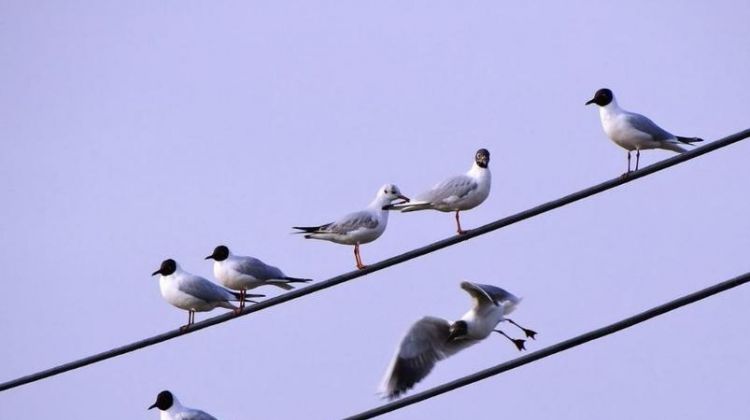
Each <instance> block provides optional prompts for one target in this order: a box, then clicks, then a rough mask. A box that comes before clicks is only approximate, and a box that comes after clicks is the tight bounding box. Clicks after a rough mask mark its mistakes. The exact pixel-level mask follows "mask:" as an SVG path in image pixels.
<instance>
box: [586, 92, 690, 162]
mask: <svg viewBox="0 0 750 420" xmlns="http://www.w3.org/2000/svg"><path fill="white" fill-rule="evenodd" d="M589 104H597V105H599V118H600V119H601V121H602V128H604V132H605V133H606V134H607V137H609V138H610V139H611V140H612V141H613V142H615V144H617V145H618V146H620V147H622V148H624V149H626V150H627V151H628V171H627V172H626V173H625V174H623V175H627V174H629V173H630V153H631V152H632V151H633V150H635V170H636V171H637V170H638V163H639V162H640V160H641V150H642V149H644V150H645V149H665V150H671V151H673V152H677V153H685V152H686V151H687V150H686V149H685V148H683V147H682V146H685V145H689V146H692V145H693V144H692V143H695V142H699V141H703V139H701V138H698V137H681V136H675V135H674V134H672V133H670V132H668V131H666V130H664V129H663V128H661V127H659V126H658V125H656V124H655V123H654V122H653V121H651V120H650V119H648V118H646V117H644V116H643V115H641V114H636V113H635V112H628V111H625V110H624V109H622V108H620V106H619V105H617V100H616V99H615V95H614V93H612V91H611V90H609V89H606V88H604V89H599V90H597V91H596V93H595V94H594V97H593V98H591V99H590V100H589V101H588V102H586V105H589Z"/></svg>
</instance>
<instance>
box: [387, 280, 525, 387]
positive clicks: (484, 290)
mask: <svg viewBox="0 0 750 420" xmlns="http://www.w3.org/2000/svg"><path fill="white" fill-rule="evenodd" d="M461 288H462V289H464V290H465V291H466V292H468V293H469V295H471V297H472V300H473V302H474V305H473V306H472V308H471V309H470V310H469V311H468V312H466V314H465V315H464V316H463V317H462V318H461V319H460V320H458V321H454V322H452V323H451V322H448V321H447V320H445V319H442V318H435V317H431V316H426V317H424V318H422V319H420V320H419V321H417V322H416V323H414V325H412V326H411V328H410V329H409V331H408V332H407V333H406V335H405V336H404V337H403V338H402V339H401V343H400V344H399V346H398V348H397V349H396V354H395V355H394V356H393V359H392V361H391V363H390V365H389V366H388V368H387V369H386V373H385V376H384V377H383V381H382V383H381V385H380V387H379V389H378V391H379V393H380V394H381V395H383V397H385V398H388V399H393V398H398V397H399V396H401V395H402V394H403V393H405V392H406V391H408V390H409V389H410V388H412V387H413V386H414V384H416V383H417V382H419V381H421V380H422V379H423V378H424V377H426V376H427V375H428V374H429V373H430V371H431V370H432V368H433V367H434V366H435V363H437V362H438V361H440V360H442V359H445V358H446V357H448V356H452V355H454V354H456V353H457V352H459V351H461V350H463V349H465V348H467V347H469V346H471V345H473V344H476V343H478V342H480V341H482V340H484V339H485V338H487V337H489V335H490V334H492V333H493V332H497V333H499V334H501V335H502V336H504V337H505V338H507V339H508V340H510V341H511V342H513V344H514V345H515V346H516V348H518V350H519V351H520V350H525V349H526V348H525V347H524V341H525V340H522V339H513V338H511V337H510V336H508V335H506V334H505V332H503V331H502V330H499V329H496V327H497V324H499V323H500V322H502V321H507V322H509V323H511V324H513V325H515V326H517V327H518V328H520V329H522V330H523V331H524V333H525V334H526V337H528V338H532V339H533V338H535V336H536V332H535V331H532V330H529V329H526V328H523V327H521V326H520V325H518V324H516V323H515V322H514V321H513V320H511V319H508V318H506V317H505V316H506V315H508V314H510V313H511V312H513V310H514V309H515V308H516V305H518V304H519V303H520V302H521V298H519V297H516V296H514V295H513V294H512V293H510V292H508V291H506V290H504V289H501V288H499V287H496V286H491V285H487V284H478V283H470V282H468V281H464V282H462V283H461Z"/></svg>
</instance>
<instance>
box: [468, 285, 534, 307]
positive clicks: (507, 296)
mask: <svg viewBox="0 0 750 420" xmlns="http://www.w3.org/2000/svg"><path fill="white" fill-rule="evenodd" d="M461 288H462V289H464V290H466V291H467V292H468V293H469V294H470V295H471V297H472V298H473V299H474V305H475V306H481V305H490V304H491V305H498V306H499V305H502V306H503V307H504V308H505V314H509V313H510V312H512V311H513V309H515V306H516V305H518V304H519V303H520V302H521V298H519V297H518V296H516V295H514V294H513V293H510V292H509V291H507V290H505V289H503V288H501V287H497V286H493V285H491V284H479V283H471V282H468V281H464V282H461Z"/></svg>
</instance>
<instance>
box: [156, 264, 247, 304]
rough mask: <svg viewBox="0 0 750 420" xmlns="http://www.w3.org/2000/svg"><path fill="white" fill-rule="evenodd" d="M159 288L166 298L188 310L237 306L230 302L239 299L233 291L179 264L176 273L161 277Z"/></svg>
mask: <svg viewBox="0 0 750 420" xmlns="http://www.w3.org/2000/svg"><path fill="white" fill-rule="evenodd" d="M159 289H160V290H161V295H162V297H163V298H164V300H166V301H167V302H169V303H171V304H172V305H174V306H176V307H178V308H180V309H184V310H186V311H195V312H207V311H210V310H213V309H214V308H216V307H217V306H220V307H222V308H227V309H236V308H237V307H236V306H235V305H233V304H231V303H229V302H230V301H233V300H237V298H236V297H235V296H234V295H233V294H232V293H231V292H229V291H228V290H226V289H224V288H222V287H219V286H217V285H216V284H214V283H211V282H210V281H208V280H206V279H204V278H203V277H200V276H196V275H194V274H190V273H188V272H187V271H184V270H182V268H180V267H179V266H178V267H177V270H176V271H175V272H174V273H172V274H170V275H167V276H164V275H162V276H161V277H160V278H159Z"/></svg>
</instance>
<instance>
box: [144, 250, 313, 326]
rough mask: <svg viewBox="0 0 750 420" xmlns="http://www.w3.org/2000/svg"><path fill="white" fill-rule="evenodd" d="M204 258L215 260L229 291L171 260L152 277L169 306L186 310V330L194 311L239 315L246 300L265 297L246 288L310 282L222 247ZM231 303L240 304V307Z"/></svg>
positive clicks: (287, 287) (218, 274) (286, 286)
mask: <svg viewBox="0 0 750 420" xmlns="http://www.w3.org/2000/svg"><path fill="white" fill-rule="evenodd" d="M206 259H207V260H208V259H212V260H214V267H213V268H214V276H215V277H216V278H217V279H218V280H219V282H221V284H223V285H224V286H226V287H228V288H229V289H233V290H238V292H235V291H233V290H228V289H226V288H224V287H221V286H219V285H217V284H215V283H213V282H210V281H208V280H206V279H205V278H203V277H201V276H197V275H195V274H191V273H189V272H187V271H185V270H183V269H182V268H181V267H180V266H179V264H177V262H176V261H175V260H173V259H171V258H170V259H167V260H164V261H163V262H162V263H161V267H159V269H158V270H156V271H154V272H153V273H152V275H157V274H159V275H160V277H159V288H160V290H161V295H162V297H163V298H164V300H166V301H167V302H169V303H171V304H172V305H174V306H176V307H178V308H180V309H184V310H186V311H188V323H187V324H186V325H184V326H183V327H181V329H183V330H184V329H187V328H189V327H190V325H192V324H193V323H194V322H195V312H207V311H211V310H213V309H214V308H216V307H222V308H227V309H233V310H234V311H235V313H237V314H239V313H240V312H241V311H242V309H243V308H244V307H245V302H246V301H249V302H253V303H255V301H253V300H250V299H249V298H258V297H264V296H265V295H259V294H249V293H247V290H248V289H254V288H256V287H259V286H266V285H268V286H276V287H280V288H282V289H284V290H290V289H293V288H294V287H293V286H292V285H291V283H306V282H309V281H312V280H311V279H302V278H296V277H289V276H287V275H285V274H284V273H283V272H282V271H281V270H280V269H279V268H277V267H274V266H271V265H268V264H265V263H264V262H263V261H261V260H259V259H257V258H253V257H243V256H239V255H234V254H232V253H231V252H230V251H229V248H227V247H226V246H224V245H219V246H217V247H216V248H215V249H214V252H213V253H212V254H211V255H209V256H207V257H206ZM231 302H239V307H237V306H235V305H233V304H232V303H231Z"/></svg>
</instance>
